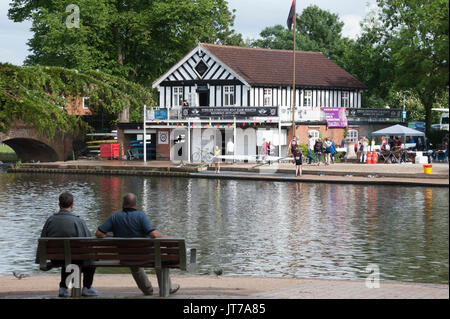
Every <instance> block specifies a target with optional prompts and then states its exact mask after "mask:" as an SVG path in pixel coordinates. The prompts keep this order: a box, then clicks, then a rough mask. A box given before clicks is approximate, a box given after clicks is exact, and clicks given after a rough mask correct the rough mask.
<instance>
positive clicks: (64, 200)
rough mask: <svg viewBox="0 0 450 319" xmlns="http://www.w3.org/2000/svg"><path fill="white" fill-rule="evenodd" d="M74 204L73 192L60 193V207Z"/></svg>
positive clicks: (65, 207) (63, 207)
mask: <svg viewBox="0 0 450 319" xmlns="http://www.w3.org/2000/svg"><path fill="white" fill-rule="evenodd" d="M72 206H73V196H72V194H71V193H68V192H64V193H62V194H61V195H59V208H61V209H68V208H72Z"/></svg>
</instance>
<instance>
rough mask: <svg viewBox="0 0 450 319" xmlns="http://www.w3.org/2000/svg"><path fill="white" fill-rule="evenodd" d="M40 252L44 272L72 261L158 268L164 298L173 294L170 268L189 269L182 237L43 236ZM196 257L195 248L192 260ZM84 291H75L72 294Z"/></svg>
mask: <svg viewBox="0 0 450 319" xmlns="http://www.w3.org/2000/svg"><path fill="white" fill-rule="evenodd" d="M38 254H39V262H40V269H41V270H43V271H48V270H50V269H52V268H57V267H62V266H65V267H67V266H68V265H70V264H71V263H72V261H77V262H78V261H81V262H83V265H84V266H92V267H130V266H138V267H143V268H155V270H156V275H157V278H158V286H159V295H160V296H161V297H167V296H169V292H170V287H169V282H170V281H169V269H170V268H178V269H181V270H186V246H185V240H184V239H180V238H158V239H150V238H113V237H111V238H103V239H99V238H80V237H75V238H71V237H68V238H39V245H38ZM195 259H196V258H195V249H191V259H190V261H191V263H195ZM78 287H81V286H80V285H78ZM80 292H81V289H80V288H77V291H74V290H72V296H79V295H80Z"/></svg>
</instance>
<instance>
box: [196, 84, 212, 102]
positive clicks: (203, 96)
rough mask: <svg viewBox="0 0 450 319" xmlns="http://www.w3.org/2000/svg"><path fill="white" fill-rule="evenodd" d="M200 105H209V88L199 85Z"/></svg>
mask: <svg viewBox="0 0 450 319" xmlns="http://www.w3.org/2000/svg"><path fill="white" fill-rule="evenodd" d="M197 93H198V103H199V106H209V88H208V87H207V86H199V87H198V88H197Z"/></svg>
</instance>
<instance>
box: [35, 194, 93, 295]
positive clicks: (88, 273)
mask: <svg viewBox="0 0 450 319" xmlns="http://www.w3.org/2000/svg"><path fill="white" fill-rule="evenodd" d="M59 208H60V210H59V212H57V213H56V214H54V215H52V216H50V217H49V218H48V219H47V221H46V222H45V225H44V227H43V229H42V232H41V237H91V233H90V231H89V229H88V227H87V225H86V223H85V221H84V220H83V219H81V218H80V217H78V216H76V215H74V214H73V213H72V208H73V196H72V194H70V193H67V192H66V193H62V194H61V195H60V196H59ZM36 263H39V249H38V253H37V255H36ZM53 263H54V264H55V265H57V266H61V282H60V283H59V297H68V296H69V291H68V289H67V285H66V279H67V277H68V275H69V273H66V270H65V267H64V264H63V263H60V262H53ZM72 263H73V264H76V265H78V266H80V270H81V273H82V274H83V289H82V296H85V297H90V296H97V295H98V292H97V291H96V290H95V289H93V288H92V282H93V281H94V273H95V267H86V266H83V262H82V261H72Z"/></svg>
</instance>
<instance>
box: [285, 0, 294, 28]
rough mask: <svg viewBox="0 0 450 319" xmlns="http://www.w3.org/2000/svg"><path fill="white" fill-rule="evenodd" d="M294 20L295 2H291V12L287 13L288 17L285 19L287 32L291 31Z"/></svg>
mask: <svg viewBox="0 0 450 319" xmlns="http://www.w3.org/2000/svg"><path fill="white" fill-rule="evenodd" d="M294 19H295V0H292V5H291V10H290V11H289V16H288V18H287V27H288V29H289V30H291V29H292V24H293V23H294Z"/></svg>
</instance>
